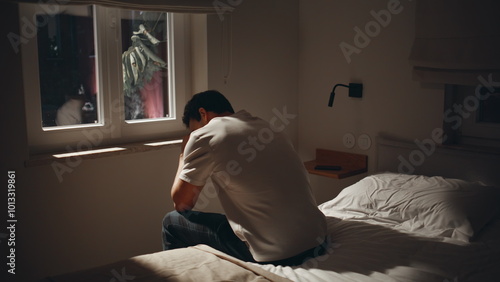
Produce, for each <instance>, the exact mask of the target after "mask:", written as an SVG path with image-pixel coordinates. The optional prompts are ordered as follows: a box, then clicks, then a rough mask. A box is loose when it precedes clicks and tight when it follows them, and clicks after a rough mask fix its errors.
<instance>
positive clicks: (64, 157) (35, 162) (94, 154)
mask: <svg viewBox="0 0 500 282" xmlns="http://www.w3.org/2000/svg"><path fill="white" fill-rule="evenodd" d="M181 143H182V139H174V140H160V141H153V142H141V143H130V144H122V145H118V146H109V147H102V148H95V149H92V150H88V151H75V152H65V153H60V154H39V155H33V156H30V157H29V159H28V160H26V161H25V163H24V165H25V167H34V166H42V165H49V164H52V163H53V162H66V161H70V162H71V161H75V158H78V159H80V160H87V159H98V158H105V157H111V156H119V155H126V154H134V153H142V152H149V151H156V150H162V149H165V148H171V147H173V146H180V144H181Z"/></svg>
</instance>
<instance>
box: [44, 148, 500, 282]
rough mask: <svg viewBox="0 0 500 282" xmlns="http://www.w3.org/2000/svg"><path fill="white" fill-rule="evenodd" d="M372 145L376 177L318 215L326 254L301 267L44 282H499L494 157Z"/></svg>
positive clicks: (213, 261) (166, 254)
mask: <svg viewBox="0 0 500 282" xmlns="http://www.w3.org/2000/svg"><path fill="white" fill-rule="evenodd" d="M377 143H378V145H377V158H378V159H377V172H376V173H374V174H371V175H368V176H366V177H365V178H363V179H361V180H360V181H359V182H357V183H354V184H353V185H350V186H348V187H346V188H345V189H343V190H342V191H341V192H340V194H339V195H338V196H337V197H335V198H334V199H331V200H329V201H327V202H325V203H322V204H321V205H319V208H320V209H321V211H323V213H324V214H325V215H326V217H327V223H328V231H329V232H328V234H329V236H328V248H327V252H326V253H325V254H324V255H322V256H319V257H316V258H313V259H309V260H306V261H305V262H304V263H303V264H302V265H300V266H296V267H288V266H286V267H282V266H274V265H261V264H256V263H247V262H243V261H240V260H238V259H235V258H232V257H230V256H228V255H226V254H223V253H221V252H218V251H217V250H214V249H212V248H210V247H208V246H205V245H198V246H194V247H190V248H185V249H177V250H170V251H163V252H158V253H152V254H145V255H141V256H137V257H133V258H130V259H127V260H123V261H119V262H115V263H112V264H109V265H105V266H102V267H98V268H93V269H87V270H82V271H80V272H74V273H69V274H64V275H59V276H54V277H50V278H47V279H46V280H45V281H55V282H62V281H72V282H75V281H106V282H108V281H436V282H459V281H460V282H462V281H499V280H500V179H499V174H500V173H498V169H499V166H500V156H499V155H494V154H490V153H481V152H468V151H463V150H452V149H444V148H434V149H433V151H432V153H430V154H424V152H423V151H420V152H421V154H419V153H418V152H419V151H418V150H422V147H419V146H417V145H416V144H414V143H413V142H401V141H396V140H389V139H384V138H379V140H378V142H377ZM428 148H430V147H428ZM427 152H428V151H427ZM417 155H418V156H424V157H425V158H424V159H423V161H422V159H418V158H417V157H416V156H417ZM417 160H418V161H417ZM405 161H406V162H405ZM403 163H404V165H402V164H403ZM409 170H412V171H409ZM402 172H404V173H402ZM410 172H411V174H410Z"/></svg>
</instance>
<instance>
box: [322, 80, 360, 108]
mask: <svg viewBox="0 0 500 282" xmlns="http://www.w3.org/2000/svg"><path fill="white" fill-rule="evenodd" d="M337 86H343V87H347V88H349V97H354V98H361V97H363V84H361V83H349V85H345V84H337V85H335V86H334V87H333V90H332V93H330V100H329V101H328V107H331V106H333V99H334V98H335V88H337Z"/></svg>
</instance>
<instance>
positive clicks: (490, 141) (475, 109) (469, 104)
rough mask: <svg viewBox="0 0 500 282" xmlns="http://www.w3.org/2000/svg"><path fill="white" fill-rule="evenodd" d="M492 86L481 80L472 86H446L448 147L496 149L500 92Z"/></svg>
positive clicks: (499, 133)
mask: <svg viewBox="0 0 500 282" xmlns="http://www.w3.org/2000/svg"><path fill="white" fill-rule="evenodd" d="M491 78H492V77H489V79H490V81H491ZM492 84H493V83H488V80H484V79H483V83H481V84H478V85H476V86H464V85H448V86H447V88H446V89H447V91H446V97H447V99H446V101H447V102H445V109H446V111H445V115H444V128H445V130H446V133H447V136H449V138H448V139H449V140H447V143H448V144H460V145H471V146H481V147H491V148H500V88H497V87H493V86H492Z"/></svg>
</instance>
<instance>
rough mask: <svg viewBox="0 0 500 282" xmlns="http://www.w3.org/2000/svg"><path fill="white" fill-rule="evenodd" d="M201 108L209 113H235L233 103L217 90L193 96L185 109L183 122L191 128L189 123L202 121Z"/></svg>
mask: <svg viewBox="0 0 500 282" xmlns="http://www.w3.org/2000/svg"><path fill="white" fill-rule="evenodd" d="M200 108H204V109H205V110H206V111H207V112H214V113H216V114H222V113H225V112H229V113H234V110H233V107H232V106H231V103H229V101H228V100H227V99H226V97H224V95H222V94H221V93H220V92H219V91H217V90H208V91H204V92H201V93H198V94H195V95H193V97H192V98H191V100H189V102H187V104H186V106H185V107H184V115H183V116H182V122H183V123H184V124H185V125H186V127H189V121H190V120H191V119H194V120H196V121H200V120H201V115H200V112H199V111H198V110H199V109H200Z"/></svg>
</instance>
